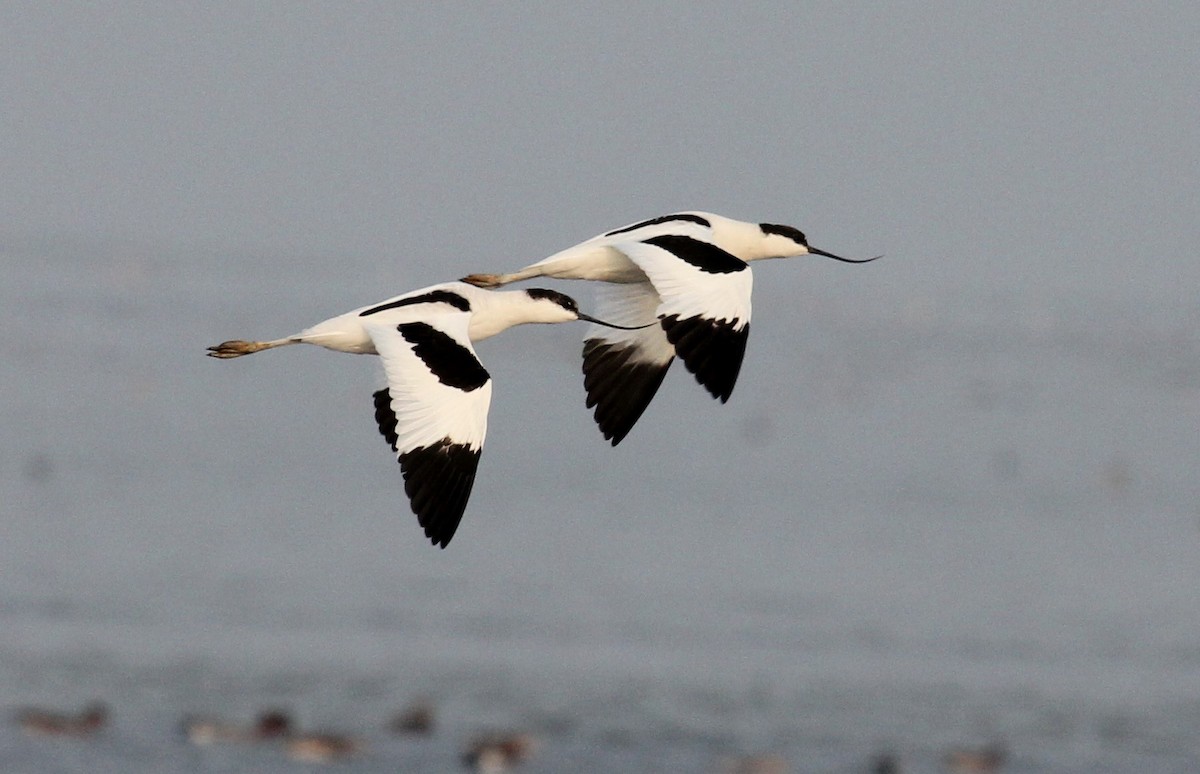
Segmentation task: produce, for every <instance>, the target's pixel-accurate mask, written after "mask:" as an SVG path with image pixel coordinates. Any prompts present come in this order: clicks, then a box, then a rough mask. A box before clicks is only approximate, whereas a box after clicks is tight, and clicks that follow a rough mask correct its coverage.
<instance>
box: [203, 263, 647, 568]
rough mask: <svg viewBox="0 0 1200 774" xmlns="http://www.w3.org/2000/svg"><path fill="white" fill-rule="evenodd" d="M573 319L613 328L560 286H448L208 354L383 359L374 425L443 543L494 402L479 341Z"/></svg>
mask: <svg viewBox="0 0 1200 774" xmlns="http://www.w3.org/2000/svg"><path fill="white" fill-rule="evenodd" d="M648 319H652V318H648ZM573 320H585V321H587V322H591V323H594V324H596V325H609V323H605V322H603V321H601V320H598V319H596V318H594V317H590V316H588V315H586V314H583V313H582V312H580V311H579V307H578V306H577V305H576V303H575V301H574V300H573V299H571V298H570V297H569V296H566V295H563V294H562V293H558V292H556V291H553V290H542V289H540V288H531V289H529V290H521V291H515V292H508V293H496V292H491V291H487V290H480V289H479V288H476V287H474V286H472V285H467V284H464V283H461V282H448V283H445V284H441V285H432V286H430V287H427V288H422V289H420V290H414V291H412V292H411V293H406V294H405V295H402V296H396V297H395V298H389V299H388V300H386V301H382V302H380V303H378V304H373V305H371V306H364V307H362V308H360V309H355V310H354V311H352V312H347V313H346V314H343V315H339V316H337V317H333V318H330V319H328V320H325V321H324V322H321V323H318V324H316V325H314V326H313V327H311V328H308V329H306V330H303V331H301V332H300V333H296V334H293V335H291V336H287V337H285V338H282V339H276V340H274V341H241V340H233V341H226V342H223V343H221V344H217V345H216V346H212V347H209V348H208V355H209V357H216V358H222V359H228V358H235V357H241V356H243V355H249V354H253V353H255V352H261V351H262V350H264V349H273V348H275V347H282V346H286V345H289V344H316V345H318V346H322V347H325V348H326V349H332V350H334V351H337V352H350V353H354V354H370V355H379V356H380V357H381V358H382V359H383V367H384V371H385V372H386V374H387V381H388V386H387V387H386V388H384V389H382V390H379V391H378V392H376V393H375V396H374V398H375V421H376V423H377V424H378V425H379V432H380V433H382V434H383V437H384V438H386V439H387V441H388V443H389V444H391V447H392V451H394V452H395V453H396V455H397V457H398V459H399V462H400V472H401V474H402V475H403V477H404V491H405V492H406V493H407V494H408V497H409V501H410V503H411V505H412V509H413V512H414V513H416V515H417V520H418V521H419V522H420V524H421V526H422V527H424V528H425V536H426V537H428V538H429V539H430V540H431V541H433V543H434V544H435V545H439V546H441V547H442V548H445V547H446V545H447V544H448V543H449V542H450V539H451V538H452V537H454V532H455V530H457V529H458V524H459V522H460V521H461V520H462V515H463V512H464V511H465V510H466V507H467V499H468V498H469V497H470V495H471V487H472V486H473V485H474V483H475V471H476V468H477V467H478V465H479V455H480V452H481V451H482V450H483V439H484V436H485V435H486V434H487V414H488V406H489V404H490V403H491V399H492V379H491V376H489V375H488V372H487V370H486V369H485V368H484V367H483V364H482V363H480V362H479V358H478V357H476V355H475V349H474V348H473V347H472V346H471V345H472V343H473V342H476V341H481V340H483V339H486V338H488V337H489V336H494V335H496V334H497V333H500V332H501V331H504V330H507V329H508V328H511V327H513V326H514V325H522V324H525V323H563V322H571V321H573ZM643 322H646V323H647V324H649V325H652V324H653V323H652V322H647V321H643Z"/></svg>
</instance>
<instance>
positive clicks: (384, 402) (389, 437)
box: [373, 387, 400, 451]
mask: <svg viewBox="0 0 1200 774" xmlns="http://www.w3.org/2000/svg"><path fill="white" fill-rule="evenodd" d="M373 397H374V398H375V424H377V425H379V433H380V434H381V435H382V436H383V439H384V440H385V441H387V442H388V446H391V447H392V451H396V442H397V441H399V440H400V436H399V434H397V433H396V424H397V420H396V412H395V411H393V410H392V394H391V393H390V392H388V389H387V387H384V388H383V389H382V390H379V391H378V392H376V393H375V395H374V396H373Z"/></svg>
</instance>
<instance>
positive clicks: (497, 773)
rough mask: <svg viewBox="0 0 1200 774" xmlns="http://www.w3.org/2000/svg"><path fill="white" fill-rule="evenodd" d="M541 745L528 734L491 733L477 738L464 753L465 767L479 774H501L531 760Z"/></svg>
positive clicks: (535, 738)
mask: <svg viewBox="0 0 1200 774" xmlns="http://www.w3.org/2000/svg"><path fill="white" fill-rule="evenodd" d="M540 746H541V743H540V742H539V741H538V739H537V737H535V736H533V735H532V734H528V733H511V734H509V733H503V734H502V733H491V734H485V735H483V736H480V737H476V738H475V739H474V740H472V741H471V743H470V744H469V745H468V746H467V750H466V752H464V753H463V758H462V761H463V765H464V766H466V767H467V768H469V769H471V770H472V771H475V772H478V773H479V774H501V772H505V771H508V770H509V769H511V768H513V767H514V766H516V765H518V764H520V763H523V762H524V761H527V760H529V758H531V757H532V756H533V754H534V753H535V752H537V749H538V747H540Z"/></svg>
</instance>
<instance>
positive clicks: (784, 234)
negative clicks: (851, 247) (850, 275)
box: [757, 223, 881, 263]
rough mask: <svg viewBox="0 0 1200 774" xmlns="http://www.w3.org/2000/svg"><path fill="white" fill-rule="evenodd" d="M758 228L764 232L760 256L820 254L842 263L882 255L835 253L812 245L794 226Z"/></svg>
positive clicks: (865, 260)
mask: <svg viewBox="0 0 1200 774" xmlns="http://www.w3.org/2000/svg"><path fill="white" fill-rule="evenodd" d="M758 229H759V231H760V232H761V233H762V241H761V245H760V247H759V251H760V253H759V255H758V256H757V257H759V258H795V257H796V256H798V255H820V256H823V257H825V258H832V259H833V260H835V261H841V262H842V263H869V262H870V261H873V260H875V258H879V257H881V256H878V255H877V256H875V258H863V259H856V258H843V257H841V256H840V255H834V254H833V253H829V252H826V251H824V250H820V249H818V248H816V247H813V246H812V245H810V244H809V243H808V237H806V236H804V232H803V231H801V230H800V229H798V228H795V227H793V226H781V225H779V224H778V223H759V224H758Z"/></svg>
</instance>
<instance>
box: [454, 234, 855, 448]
mask: <svg viewBox="0 0 1200 774" xmlns="http://www.w3.org/2000/svg"><path fill="white" fill-rule="evenodd" d="M807 254H812V255H821V256H825V257H827V258H833V259H835V260H838V261H844V262H846V263H866V262H867V261H872V260H875V259H874V258H868V259H866V260H852V259H848V258H841V257H839V256H836V255H833V254H832V253H827V252H825V251H824V250H818V249H817V248H815V247H812V246H810V245H809V244H808V240H807V239H806V238H805V236H804V234H803V233H801V232H800V231H799V230H798V229H795V228H793V227H791V226H780V225H776V224H772V223H748V222H745V221H740V220H733V219H731V218H726V217H722V216H721V215H714V214H712V213H709V212H679V213H675V214H673V215H664V216H662V217H657V218H651V219H649V220H644V221H640V222H638V223H632V224H630V225H628V226H623V227H621V228H618V229H613V230H612V231H608V232H606V233H604V234H600V235H598V236H595V237H593V238H591V239H589V240H587V241H585V242H581V243H580V244H578V245H575V246H574V247H569V248H567V249H566V250H563V251H561V252H558V253H555V254H554V255H552V256H550V257H549V258H545V259H543V260H541V261H538V262H537V263H534V264H531V265H529V266H526V267H525V268H523V269H519V270H517V271H515V272H512V273H510V274H472V275H470V276H469V277H464V278H463V281H464V282H468V283H471V284H472V285H476V286H478V287H486V288H494V287H500V286H502V285H507V284H508V283H510V282H518V281H520V280H526V279H530V278H533V277H551V278H554V279H583V280H596V281H598V282H600V283H604V284H601V285H598V287H599V290H598V291H597V294H596V313H597V314H598V315H600V316H602V317H604V319H606V320H610V321H612V322H615V323H623V324H630V325H632V324H637V323H640V322H643V321H645V320H646V319H657V320H658V321H659V325H658V326H655V327H651V328H647V329H642V330H634V331H613V330H604V329H601V328H591V329H589V330H588V332H587V335H586V337H585V339H584V345H583V374H584V389H585V390H586V392H587V406H588V408H593V407H594V408H595V419H596V424H597V425H598V426H599V428H600V432H602V433H603V434H604V437H605V438H607V439H609V440H611V441H612V443H613V445H614V446H615V445H616V444H618V443H620V442H621V440H622V439H623V438H624V437H625V436H626V435H627V434H628V433H629V431H630V429H632V428H633V425H634V424H635V423H636V422H637V420H638V418H639V417H641V415H642V413H643V412H644V411H645V410H646V407H647V406H648V405H649V404H650V401H651V399H653V398H654V394H655V392H656V391H657V390H658V387H659V385H660V384H661V383H662V380H663V378H664V377H665V376H666V373H667V369H668V368H669V367H670V365H671V362H672V361H673V360H674V359H675V357H676V356H678V357H679V359H680V360H682V361H683V364H684V366H685V367H686V368H687V369H688V371H690V372H691V373H692V374H693V375H694V376H695V377H696V381H698V382H699V383H700V384H701V385H703V386H704V388H705V389H707V390H708V391H709V393H711V394H712V396H713V397H714V398H717V399H718V400H720V401H721V402H722V403H724V402H725V401H727V400H729V396H730V395H731V394H732V392H733V387H734V384H735V383H736V382H737V377H738V372H739V370H740V369H741V366H742V358H743V356H744V355H745V352H746V341H747V339H748V338H749V335H750V294H751V289H752V287H753V277H752V275H751V272H750V266H749V261H756V260H761V259H765V258H791V257H795V256H800V255H807Z"/></svg>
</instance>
